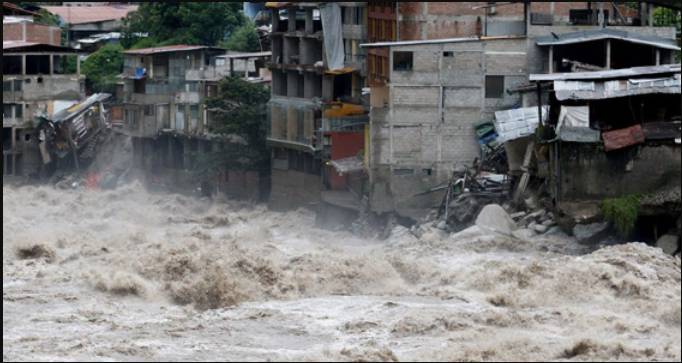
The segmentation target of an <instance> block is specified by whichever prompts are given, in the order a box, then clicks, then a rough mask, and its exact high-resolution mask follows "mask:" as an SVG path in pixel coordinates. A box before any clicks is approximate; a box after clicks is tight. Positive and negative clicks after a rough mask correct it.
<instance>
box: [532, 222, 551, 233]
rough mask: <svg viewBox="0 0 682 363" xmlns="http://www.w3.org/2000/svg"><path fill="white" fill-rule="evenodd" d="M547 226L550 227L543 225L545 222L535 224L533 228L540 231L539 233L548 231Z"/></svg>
mask: <svg viewBox="0 0 682 363" xmlns="http://www.w3.org/2000/svg"><path fill="white" fill-rule="evenodd" d="M547 228H548V227H547V226H545V225H543V224H536V225H534V226H533V230H534V231H535V232H538V233H545V232H547Z"/></svg>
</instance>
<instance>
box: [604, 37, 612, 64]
mask: <svg viewBox="0 0 682 363" xmlns="http://www.w3.org/2000/svg"><path fill="white" fill-rule="evenodd" d="M605 65H606V66H605V68H606V69H611V39H607V40H606V63H605Z"/></svg>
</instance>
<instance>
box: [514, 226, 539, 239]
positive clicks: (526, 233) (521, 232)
mask: <svg viewBox="0 0 682 363" xmlns="http://www.w3.org/2000/svg"><path fill="white" fill-rule="evenodd" d="M512 236H514V237H516V238H518V239H523V240H527V239H530V238H531V237H535V231H534V230H532V229H528V228H521V229H517V230H516V231H514V232H512Z"/></svg>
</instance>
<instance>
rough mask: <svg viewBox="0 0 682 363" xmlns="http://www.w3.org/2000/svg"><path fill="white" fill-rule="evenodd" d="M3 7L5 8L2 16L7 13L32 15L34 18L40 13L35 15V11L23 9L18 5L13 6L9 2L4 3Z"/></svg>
mask: <svg viewBox="0 0 682 363" xmlns="http://www.w3.org/2000/svg"><path fill="white" fill-rule="evenodd" d="M2 7H3V12H2V15H5V13H17V14H21V15H32V16H37V15H38V13H34V12H33V11H28V10H26V9H22V8H21V7H19V6H17V5H16V4H12V3H10V2H7V1H3V2H2ZM4 9H7V10H8V11H5V10H4Z"/></svg>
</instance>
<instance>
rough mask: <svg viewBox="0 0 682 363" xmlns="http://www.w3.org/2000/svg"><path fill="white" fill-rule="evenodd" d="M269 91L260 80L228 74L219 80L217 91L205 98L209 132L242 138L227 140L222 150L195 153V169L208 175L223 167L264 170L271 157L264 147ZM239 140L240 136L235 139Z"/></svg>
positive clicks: (200, 173)
mask: <svg viewBox="0 0 682 363" xmlns="http://www.w3.org/2000/svg"><path fill="white" fill-rule="evenodd" d="M269 99H270V92H269V91H268V89H267V88H266V87H264V86H263V85H260V84H254V83H250V82H247V81H245V80H244V79H242V78H239V77H227V78H225V79H223V80H222V81H220V83H219V84H218V94H217V95H216V96H215V97H212V98H209V99H207V100H206V106H207V108H208V110H209V112H211V113H212V115H213V124H212V125H209V127H210V131H211V132H212V133H216V134H220V135H223V136H228V135H231V136H232V139H233V140H235V136H236V139H241V141H243V142H227V143H225V144H224V145H223V150H218V151H215V152H209V153H205V154H201V155H197V163H196V164H195V170H194V171H195V172H196V173H197V174H199V175H203V176H207V177H211V176H215V175H216V174H217V173H219V172H221V171H222V170H225V169H230V170H264V169H265V168H266V167H267V165H268V164H267V163H268V162H269V159H270V154H269V152H268V149H267V147H266V143H265V138H266V124H265V121H266V113H265V109H266V104H267V102H268V100H269ZM237 141H240V140H237Z"/></svg>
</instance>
